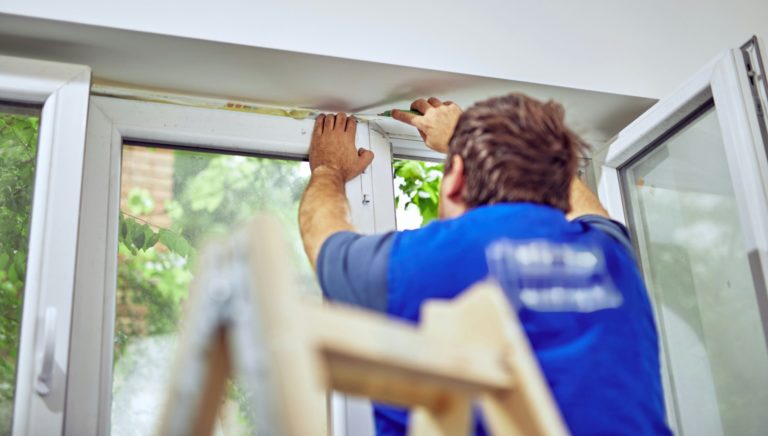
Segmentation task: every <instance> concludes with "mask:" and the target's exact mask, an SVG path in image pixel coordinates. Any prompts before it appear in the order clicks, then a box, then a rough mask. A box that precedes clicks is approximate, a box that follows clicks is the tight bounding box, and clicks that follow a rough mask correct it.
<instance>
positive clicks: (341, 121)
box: [336, 112, 347, 132]
mask: <svg viewBox="0 0 768 436" xmlns="http://www.w3.org/2000/svg"><path fill="white" fill-rule="evenodd" d="M346 128H347V114H345V113H344V112H339V113H337V114H336V130H341V131H342V132H343V131H344V130H345V129H346Z"/></svg>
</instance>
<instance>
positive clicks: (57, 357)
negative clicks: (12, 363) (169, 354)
mask: <svg viewBox="0 0 768 436" xmlns="http://www.w3.org/2000/svg"><path fill="white" fill-rule="evenodd" d="M90 84H91V70H90V68H89V67H87V66H82V65H74V64H63V63H57V62H46V61H39V60H33V59H24V58H15V57H8V56H0V100H4V101H10V102H18V103H26V104H33V105H37V106H42V113H41V116H40V130H39V135H38V138H39V140H38V144H37V157H36V162H35V164H36V168H35V185H34V194H33V204H32V217H31V222H30V231H29V255H28V260H27V273H26V277H25V285H24V300H23V309H22V318H21V324H20V325H21V331H20V338H19V354H18V362H17V370H16V371H17V375H16V389H15V392H14V411H13V434H14V435H27V434H60V433H61V429H62V425H63V418H64V417H63V413H62V409H63V408H64V395H65V392H66V388H67V386H66V380H65V376H66V374H67V371H68V356H69V346H68V344H69V333H70V321H71V318H70V317H71V312H72V295H73V287H74V276H75V254H76V248H77V225H78V224H77V223H78V219H79V212H80V211H79V207H78V205H79V203H80V189H81V183H82V178H81V175H82V166H83V150H84V144H85V128H86V116H87V110H88V99H89V92H90ZM46 324H47V325H46Z"/></svg>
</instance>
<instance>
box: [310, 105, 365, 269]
mask: <svg viewBox="0 0 768 436" xmlns="http://www.w3.org/2000/svg"><path fill="white" fill-rule="evenodd" d="M356 131H357V120H356V119H355V118H353V117H347V116H346V114H344V113H339V114H337V115H320V116H318V117H317V119H316V120H315V128H314V131H313V132H312V142H311V144H310V148H309V167H310V169H311V170H312V177H311V178H310V180H309V185H308V186H307V189H306V190H305V191H304V196H303V197H302V199H301V205H300V206H299V229H300V230H301V239H302V241H303V242H304V251H306V253H307V257H308V258H309V261H310V263H312V266H313V267H314V268H317V257H318V255H319V253H320V248H321V247H322V246H323V243H324V242H325V240H326V239H328V237H329V236H331V235H332V234H334V233H336V232H340V231H344V230H354V226H352V223H351V220H350V216H349V204H348V203H347V197H346V194H345V192H344V184H345V183H346V182H347V181H349V180H351V179H353V178H354V177H355V176H357V175H358V174H360V173H362V172H363V171H364V170H365V168H366V167H367V166H368V165H369V164H370V163H371V161H372V160H373V153H372V152H371V151H369V150H365V149H360V150H359V151H357V150H356V149H355V132H356Z"/></svg>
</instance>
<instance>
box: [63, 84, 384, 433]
mask: <svg viewBox="0 0 768 436" xmlns="http://www.w3.org/2000/svg"><path fill="white" fill-rule="evenodd" d="M313 126H314V120H312V119H307V120H295V119H291V118H287V117H278V116H269V115H260V114H253V113H244V112H236V111H227V110H217V109H210V108H198V107H191V106H180V105H173V104H165V103H154V102H143V101H136V100H127V99H118V98H111V97H93V98H92V99H91V105H90V112H89V116H88V130H87V139H86V151H85V168H84V172H83V178H84V189H83V194H82V200H81V216H82V220H81V222H80V234H79V241H78V244H79V251H78V258H77V279H76V291H75V305H74V314H75V316H74V318H75V321H74V323H73V327H72V342H71V350H72V360H71V362H70V364H71V367H72V370H71V371H70V373H69V385H70V389H69V390H68V392H67V401H66V403H67V407H66V422H65V425H66V426H65V432H64V434H68V435H69V434H71V435H80V434H93V435H108V434H109V432H110V415H111V397H112V389H111V387H112V357H113V356H112V355H113V340H114V320H115V292H116V284H117V244H118V216H119V215H118V214H119V202H120V171H121V153H122V148H123V144H124V143H125V142H126V141H129V142H130V141H135V142H142V143H149V144H169V145H176V146H183V147H188V148H189V149H195V148H198V149H204V150H214V151H215V150H221V151H228V152H243V153H250V154H258V155H264V156H270V157H275V158H280V157H289V158H306V156H307V155H308V150H309V141H310V138H311V134H312V129H313ZM356 143H357V145H358V147H362V148H368V149H371V150H372V151H373V152H374V153H375V155H376V158H375V159H374V161H373V164H372V165H371V166H370V167H369V168H368V169H367V170H366V171H365V172H364V173H363V174H361V175H360V176H359V177H357V178H355V179H353V180H352V181H350V182H349V183H348V184H347V186H346V190H347V197H348V199H349V203H350V207H351V211H352V221H353V224H354V225H355V226H356V227H357V228H358V230H360V231H361V232H363V233H372V232H382V231H388V230H393V229H394V228H395V211H394V198H393V196H394V193H393V186H392V160H391V151H390V145H389V142H388V141H387V138H386V137H385V135H384V134H382V133H381V132H378V131H373V130H371V129H369V126H368V124H367V123H359V124H358V130H357V138H356ZM333 403H334V404H335V405H336V406H335V407H334V408H333V428H334V434H336V435H344V434H346V433H347V431H346V430H347V429H348V428H349V427H350V425H349V424H348V422H347V421H348V419H349V418H350V417H349V416H348V413H347V404H346V403H347V401H346V399H345V398H344V397H342V396H334V400H333ZM359 420H360V417H358V419H357V421H359ZM358 425H359V424H358Z"/></svg>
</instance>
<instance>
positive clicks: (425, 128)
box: [392, 97, 461, 153]
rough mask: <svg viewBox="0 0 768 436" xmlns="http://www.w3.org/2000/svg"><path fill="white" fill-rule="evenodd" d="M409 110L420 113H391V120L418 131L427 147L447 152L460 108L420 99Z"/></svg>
mask: <svg viewBox="0 0 768 436" xmlns="http://www.w3.org/2000/svg"><path fill="white" fill-rule="evenodd" d="M411 110H414V111H417V112H420V113H421V114H422V115H415V114H412V113H408V112H403V111H399V110H397V109H395V110H393V111H392V118H394V119H396V120H398V121H402V122H404V123H406V124H410V125H412V126H413V127H416V128H417V129H419V134H421V138H422V139H423V140H424V143H425V144H427V147H429V148H431V149H432V150H435V151H438V152H440V153H447V152H448V142H450V140H451V136H453V131H454V129H456V123H458V122H459V117H460V116H461V108H460V107H459V106H458V105H457V104H456V103H453V102H450V101H446V102H445V103H443V102H441V101H440V100H438V99H436V98H435V97H430V98H428V99H427V100H424V99H423V98H420V99H418V100H416V101H414V102H413V104H411Z"/></svg>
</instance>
